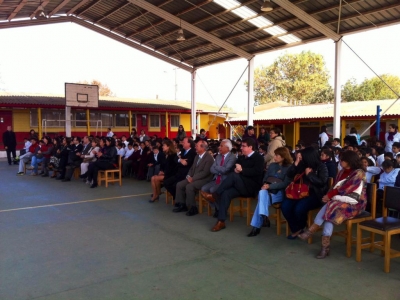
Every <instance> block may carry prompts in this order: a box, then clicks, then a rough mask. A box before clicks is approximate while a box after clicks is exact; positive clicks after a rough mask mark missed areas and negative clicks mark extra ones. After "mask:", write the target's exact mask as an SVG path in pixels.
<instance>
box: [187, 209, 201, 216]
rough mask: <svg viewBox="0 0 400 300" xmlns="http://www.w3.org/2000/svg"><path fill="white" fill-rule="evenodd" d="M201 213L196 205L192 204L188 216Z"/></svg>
mask: <svg viewBox="0 0 400 300" xmlns="http://www.w3.org/2000/svg"><path fill="white" fill-rule="evenodd" d="M198 213H199V211H198V209H197V207H196V206H192V207H191V208H190V210H189V211H188V212H187V213H186V215H187V216H189V217H191V216H195V215H197V214H198Z"/></svg>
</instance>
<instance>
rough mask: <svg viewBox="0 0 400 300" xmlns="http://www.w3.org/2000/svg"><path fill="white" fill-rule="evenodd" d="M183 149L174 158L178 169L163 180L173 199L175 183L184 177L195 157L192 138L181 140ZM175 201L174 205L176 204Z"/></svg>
mask: <svg viewBox="0 0 400 300" xmlns="http://www.w3.org/2000/svg"><path fill="white" fill-rule="evenodd" d="M182 146H183V149H182V151H181V154H180V155H179V156H177V157H176V158H175V162H176V164H177V165H178V170H177V172H176V174H175V176H171V177H169V178H168V179H166V180H164V183H163V184H164V187H165V188H166V189H167V191H168V192H169V193H170V194H171V195H172V197H173V198H174V199H175V194H176V184H177V183H178V182H179V181H182V180H183V179H185V178H186V175H187V174H188V172H189V170H190V168H191V167H192V165H193V161H194V158H195V157H196V152H195V150H194V149H193V148H194V142H193V140H191V139H189V137H185V138H184V139H183V141H182ZM177 204H178V203H176V204H175V205H177Z"/></svg>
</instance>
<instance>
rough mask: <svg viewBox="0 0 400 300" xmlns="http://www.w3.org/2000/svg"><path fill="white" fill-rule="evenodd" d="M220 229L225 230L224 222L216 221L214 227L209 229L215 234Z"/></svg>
mask: <svg viewBox="0 0 400 300" xmlns="http://www.w3.org/2000/svg"><path fill="white" fill-rule="evenodd" d="M222 229H225V222H224V221H218V222H217V224H215V225H214V227H213V228H212V229H211V231H212V232H217V231H220V230H222Z"/></svg>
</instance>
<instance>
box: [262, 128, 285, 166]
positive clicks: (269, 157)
mask: <svg viewBox="0 0 400 300" xmlns="http://www.w3.org/2000/svg"><path fill="white" fill-rule="evenodd" d="M269 136H270V139H271V140H270V142H269V145H268V150H267V154H266V155H264V162H265V164H266V166H267V168H268V167H269V165H270V164H271V163H273V162H274V157H275V150H276V149H278V148H280V147H285V146H286V142H285V139H284V137H283V135H282V132H281V130H280V129H279V128H278V127H276V128H272V129H271V130H270V131H269Z"/></svg>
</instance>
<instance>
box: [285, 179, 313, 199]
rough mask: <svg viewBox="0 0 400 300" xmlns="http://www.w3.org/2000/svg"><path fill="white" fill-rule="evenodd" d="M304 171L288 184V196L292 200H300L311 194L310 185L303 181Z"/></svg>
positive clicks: (286, 191)
mask: <svg viewBox="0 0 400 300" xmlns="http://www.w3.org/2000/svg"><path fill="white" fill-rule="evenodd" d="M303 175H304V172H303V173H301V174H300V175H296V176H295V177H294V179H293V181H292V182H291V183H290V184H289V185H288V186H287V188H286V190H285V193H286V198H288V199H291V200H300V199H302V198H305V197H307V196H308V195H310V193H309V189H308V185H307V184H305V183H303Z"/></svg>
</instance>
